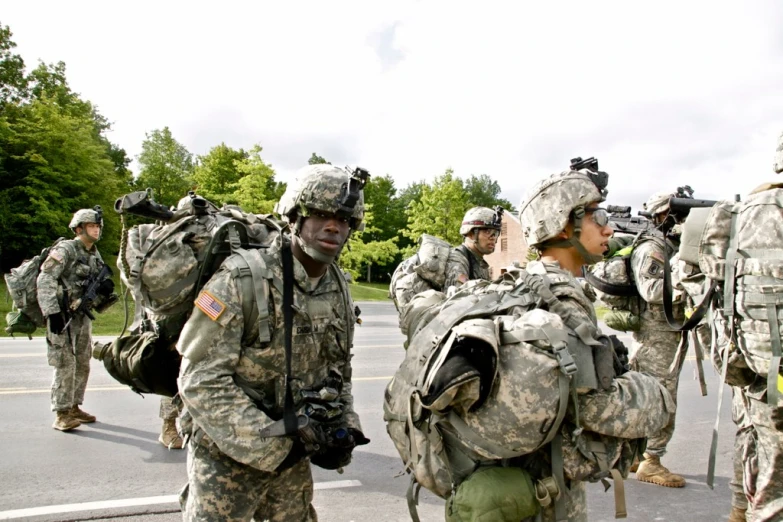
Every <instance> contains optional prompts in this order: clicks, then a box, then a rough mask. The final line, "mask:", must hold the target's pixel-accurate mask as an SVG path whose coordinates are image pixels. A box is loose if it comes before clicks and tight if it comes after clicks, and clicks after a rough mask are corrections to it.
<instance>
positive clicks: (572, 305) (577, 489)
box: [519, 171, 612, 521]
mask: <svg viewBox="0 0 783 522" xmlns="http://www.w3.org/2000/svg"><path fill="white" fill-rule="evenodd" d="M594 175H595V174H594V173H592V172H590V171H581V172H580V173H577V172H574V171H571V172H565V173H562V174H560V175H554V176H551V177H550V178H547V179H546V180H544V181H542V182H539V183H538V184H537V185H536V186H535V187H534V188H533V189H532V190H531V191H530V192H529V193H528V195H526V197H525V198H524V199H523V200H522V202H521V203H520V205H519V209H520V210H519V220H520V222H521V224H522V231H523V233H524V236H525V241H526V242H527V244H528V246H529V247H530V248H532V249H534V251H535V252H536V253H537V254H538V257H539V258H540V262H541V263H542V264H543V267H544V269H545V270H546V274H547V276H548V277H549V278H550V279H551V280H552V282H553V283H554V284H555V285H556V287H555V288H557V290H555V289H554V288H553V291H554V293H555V295H556V296H557V297H558V299H559V300H560V302H561V303H562V304H563V305H565V306H566V307H567V308H568V309H569V311H570V312H571V314H573V317H574V318H575V319H576V320H577V322H581V323H583V324H589V325H592V326H593V327H594V328H595V326H596V325H597V321H598V320H597V318H596V315H595V309H594V307H593V303H592V301H591V300H590V299H589V298H588V297H587V296H586V295H585V294H584V292H583V290H582V286H581V285H580V284H579V283H578V282H577V281H576V279H575V277H578V276H581V275H582V266H584V265H590V264H594V263H597V262H598V261H600V260H601V259H602V258H603V253H604V252H605V251H606V250H607V248H608V246H609V239H610V238H611V237H612V229H611V227H610V226H609V215H608V214H607V212H606V210H605V209H602V208H599V203H600V202H601V201H603V200H604V197H605V192H603V191H604V190H605V188H606V181H605V180H604V181H603V182H600V181H599V182H598V185H596V183H595V182H594V181H593V176H594ZM553 286H554V285H553ZM547 452H548V450H547ZM566 487H567V488H568V490H569V491H568V492H567V493H566V495H565V498H566V504H567V516H568V520H570V521H586V520H587V496H586V489H585V484H584V482H579V481H571V483H570V484H567V485H566ZM543 520H545V521H553V520H555V513H554V509H553V507H549V508H544V509H543Z"/></svg>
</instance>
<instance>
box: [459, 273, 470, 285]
mask: <svg viewBox="0 0 783 522" xmlns="http://www.w3.org/2000/svg"><path fill="white" fill-rule="evenodd" d="M457 281H459V282H460V283H462V284H463V285H464V284H465V283H467V282H468V275H467V274H460V275H459V276H457Z"/></svg>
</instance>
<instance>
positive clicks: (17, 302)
mask: <svg viewBox="0 0 783 522" xmlns="http://www.w3.org/2000/svg"><path fill="white" fill-rule="evenodd" d="M64 239H65V238H62V237H61V238H59V239H57V241H55V242H54V243H53V244H52V245H51V246H48V247H46V248H44V249H43V250H41V253H40V254H38V255H37V256H35V257H33V258H32V259H28V260H27V261H25V262H23V263H22V264H21V265H19V266H18V267H16V268H12V269H11V272H9V273H8V274H6V275H5V283H6V286H7V287H8V295H9V296H10V297H11V301H13V307H12V310H11V311H10V312H9V313H8V314H7V315H6V316H5V321H6V324H7V326H6V328H5V331H6V332H8V333H9V334H10V335H11V336H12V337H13V335H14V334H15V333H24V334H27V337H29V338H30V339H32V338H33V337H32V334H33V333H34V332H35V330H36V329H38V328H39V327H43V326H46V318H45V317H44V316H43V313H42V312H41V308H40V307H39V306H38V292H37V289H38V274H39V273H40V271H41V263H43V261H44V260H45V259H46V258H47V256H48V255H49V251H50V250H51V249H52V247H54V246H55V245H56V244H58V243H59V242H60V241H63V240H64Z"/></svg>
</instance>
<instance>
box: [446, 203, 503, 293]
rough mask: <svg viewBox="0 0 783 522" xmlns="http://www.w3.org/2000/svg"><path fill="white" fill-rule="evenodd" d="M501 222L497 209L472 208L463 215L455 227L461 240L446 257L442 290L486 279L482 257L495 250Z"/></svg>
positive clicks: (487, 277)
mask: <svg viewBox="0 0 783 522" xmlns="http://www.w3.org/2000/svg"><path fill="white" fill-rule="evenodd" d="M502 219H503V209H502V208H501V207H495V208H494V209H491V208H486V207H473V208H471V209H470V210H468V211H467V212H466V213H465V217H464V218H462V225H461V226H460V227H459V233H460V234H462V236H464V237H465V240H464V241H463V243H462V244H461V245H460V246H458V247H457V248H454V249H452V251H451V253H450V254H449V260H448V264H447V266H446V282H445V284H444V288H448V287H450V286H456V287H459V286H460V285H462V284H464V283H465V282H467V281H469V280H471V279H484V280H488V279H489V278H490V273H489V264H488V263H487V262H486V261H485V260H484V256H487V255H489V254H491V253H492V252H494V251H495V246H496V243H497V239H498V236H499V235H500V225H501V222H502Z"/></svg>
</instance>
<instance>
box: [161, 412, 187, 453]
mask: <svg viewBox="0 0 783 522" xmlns="http://www.w3.org/2000/svg"><path fill="white" fill-rule="evenodd" d="M158 442H160V443H161V444H163V445H164V446H166V447H167V448H168V449H170V450H172V449H182V437H180V436H179V433H177V421H176V420H175V419H165V420H164V421H163V428H161V430H160V437H158Z"/></svg>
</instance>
